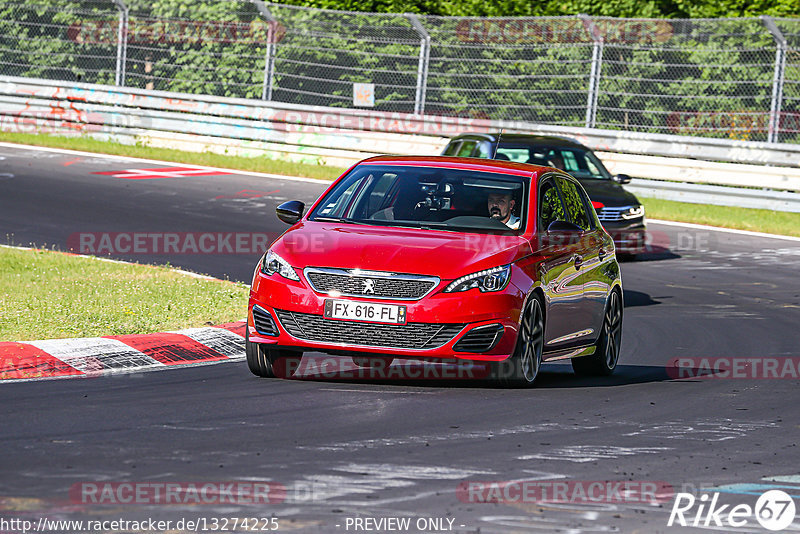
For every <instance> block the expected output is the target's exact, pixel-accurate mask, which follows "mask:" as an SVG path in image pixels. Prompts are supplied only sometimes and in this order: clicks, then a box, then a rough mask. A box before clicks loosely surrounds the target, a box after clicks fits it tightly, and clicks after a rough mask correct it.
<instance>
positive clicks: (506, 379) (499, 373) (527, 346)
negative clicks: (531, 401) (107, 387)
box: [493, 296, 544, 387]
mask: <svg viewBox="0 0 800 534" xmlns="http://www.w3.org/2000/svg"><path fill="white" fill-rule="evenodd" d="M543 348H544V311H543V310H542V303H541V301H540V300H539V299H538V297H536V296H533V297H531V298H530V300H529V301H528V304H527V305H526V306H525V311H524V313H523V314H522V321H521V322H520V328H519V335H518V336H517V347H516V349H515V351H514V354H513V355H512V356H511V358H509V359H508V360H506V361H504V362H498V363H497V364H495V365H494V369H493V371H494V373H493V375H494V376H495V377H496V378H497V379H498V380H499V381H500V382H501V383H502V384H504V385H507V386H512V387H529V386H532V385H533V383H534V381H535V380H536V377H537V376H539V368H540V367H541V366H542V349H543Z"/></svg>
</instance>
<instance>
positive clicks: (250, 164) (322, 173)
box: [0, 132, 346, 180]
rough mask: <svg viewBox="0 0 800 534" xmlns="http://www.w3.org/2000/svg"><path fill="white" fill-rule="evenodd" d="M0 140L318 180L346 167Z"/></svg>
mask: <svg viewBox="0 0 800 534" xmlns="http://www.w3.org/2000/svg"><path fill="white" fill-rule="evenodd" d="M0 141H3V142H6V143H20V144H25V145H36V146H47V147H52V148H66V149H68V150H81V151H84V152H97V153H98V154H113V155H117V156H130V157H133V158H144V159H157V160H163V161H173V162H176V163H188V164H190V165H204V166H207V167H222V168H226V169H239V170H242V171H252V172H264V173H271V174H283V175H286V176H304V177H306V178H318V179H321V180H335V179H336V178H338V177H339V176H340V175H341V174H342V173H343V172H344V171H345V170H346V169H343V168H339V167H331V166H327V165H312V164H309V163H294V162H291V161H283V160H277V159H270V158H267V157H257V158H247V157H243V156H226V155H224V154H215V153H213V152H186V151H183V150H174V149H170V148H154V147H148V146H141V145H125V144H122V143H115V142H112V141H100V140H97V139H92V138H91V137H66V136H59V135H44V134H33V133H17V132H0Z"/></svg>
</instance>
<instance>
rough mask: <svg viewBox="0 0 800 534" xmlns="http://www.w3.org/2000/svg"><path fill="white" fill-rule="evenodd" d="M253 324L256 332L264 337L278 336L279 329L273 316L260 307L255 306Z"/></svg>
mask: <svg viewBox="0 0 800 534" xmlns="http://www.w3.org/2000/svg"><path fill="white" fill-rule="evenodd" d="M253 324H254V325H255V327H256V332H258V333H259V334H261V335H262V336H277V335H278V327H277V326H275V320H274V319H273V318H272V315H270V313H269V312H268V311H267V310H265V309H263V308H261V307H260V306H253Z"/></svg>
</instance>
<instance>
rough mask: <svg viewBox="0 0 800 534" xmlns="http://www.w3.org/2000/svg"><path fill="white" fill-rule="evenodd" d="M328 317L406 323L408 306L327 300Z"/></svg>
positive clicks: (326, 310)
mask: <svg viewBox="0 0 800 534" xmlns="http://www.w3.org/2000/svg"><path fill="white" fill-rule="evenodd" d="M325 318H326V319H346V320H349V321H366V322H372V323H389V324H406V307H405V306H396V305H394V304H377V303H372V302H356V301H353V300H333V299H326V300H325Z"/></svg>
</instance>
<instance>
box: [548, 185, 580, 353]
mask: <svg viewBox="0 0 800 534" xmlns="http://www.w3.org/2000/svg"><path fill="white" fill-rule="evenodd" d="M537 204H538V207H537V212H538V214H537V216H538V220H537V229H538V230H537V235H538V238H539V241H540V243H541V245H542V247H543V250H542V252H543V253H544V255H545V257H546V259H545V260H544V262H543V263H542V264H541V270H540V277H541V281H542V289H543V290H544V293H545V300H546V302H545V307H546V310H547V311H546V313H547V321H546V323H545V324H546V326H545V334H544V335H545V345H546V346H547V348H559V347H565V348H566V347H569V346H570V345H572V344H573V343H574V339H575V337H574V334H575V333H576V332H579V331H580V330H581V329H582V328H585V326H583V323H579V321H578V320H577V317H578V316H580V315H582V312H581V306H582V304H583V282H582V281H581V274H582V273H580V272H579V270H578V269H576V268H575V257H576V255H577V251H578V248H579V247H580V246H581V245H580V243H576V242H573V241H574V240H564V239H561V238H553V237H552V236H549V235H548V234H547V227H548V226H550V224H551V223H553V222H554V221H569V215H568V214H567V211H566V209H565V208H564V203H563V200H562V197H561V193H560V191H559V189H558V187H557V185H556V177H555V176H554V175H549V176H548V175H545V176H544V177H543V178H542V179H541V180H540V182H539V191H538V195H537Z"/></svg>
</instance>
